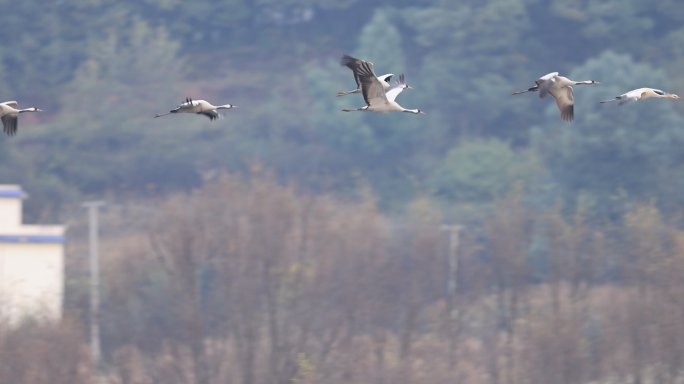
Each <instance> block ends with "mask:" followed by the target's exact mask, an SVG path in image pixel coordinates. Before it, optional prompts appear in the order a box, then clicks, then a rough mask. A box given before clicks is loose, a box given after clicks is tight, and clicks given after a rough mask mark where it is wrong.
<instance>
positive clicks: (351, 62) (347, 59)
mask: <svg viewBox="0 0 684 384" xmlns="http://www.w3.org/2000/svg"><path fill="white" fill-rule="evenodd" d="M361 63H365V61H363V60H360V59H357V58H355V57H351V56H349V55H344V56H342V59H340V64H341V65H344V66H345V67H347V68H349V69H351V70H352V72H354V81H356V88H357V89H360V88H361V80H360V79H359V76H358V75H357V74H356V68H358V67H359V66H360V65H361Z"/></svg>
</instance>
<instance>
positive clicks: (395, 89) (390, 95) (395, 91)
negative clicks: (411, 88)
mask: <svg viewBox="0 0 684 384" xmlns="http://www.w3.org/2000/svg"><path fill="white" fill-rule="evenodd" d="M405 87H406V81H405V78H404V74H403V73H402V74H401V75H399V81H397V82H396V83H395V84H393V85H392V86H390V87H389V88H387V92H385V97H386V98H387V100H389V101H394V100H395V99H396V98H397V96H399V94H400V93H401V92H402V91H403V90H404V88H405Z"/></svg>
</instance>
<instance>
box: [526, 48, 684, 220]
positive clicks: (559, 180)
mask: <svg viewBox="0 0 684 384" xmlns="http://www.w3.org/2000/svg"><path fill="white" fill-rule="evenodd" d="M589 74H591V77H594V78H596V79H598V80H600V81H602V84H603V85H601V86H599V87H591V89H590V88H582V89H580V88H579V87H576V89H575V115H576V120H575V123H574V124H573V125H572V126H570V127H569V126H568V125H567V124H565V123H562V122H560V121H559V120H558V119H555V120H556V121H557V123H556V124H549V125H547V126H544V127H538V128H537V129H536V130H535V134H534V145H535V147H536V148H537V149H538V150H539V152H540V154H541V156H542V159H543V160H544V162H545V164H547V166H548V167H549V171H550V172H549V174H550V177H551V179H552V182H553V183H554V184H555V185H556V186H557V187H558V190H559V191H560V192H561V195H562V196H563V198H564V200H565V202H566V203H568V205H567V207H568V208H570V207H573V206H574V205H575V203H576V202H577V200H578V198H579V197H580V196H583V198H585V199H587V200H586V201H587V202H588V203H589V205H590V206H589V210H590V211H591V212H593V213H595V214H598V215H599V216H604V217H612V218H618V217H620V216H621V215H620V213H621V212H622V211H623V210H624V209H627V205H626V204H628V203H629V202H630V201H634V200H644V199H646V200H649V199H655V200H657V201H658V202H659V203H660V204H672V203H673V202H674V201H672V199H676V201H677V202H679V201H681V200H680V198H679V197H677V196H674V195H673V193H672V191H671V188H672V187H673V186H679V185H681V183H682V178H681V175H682V165H683V164H684V163H683V161H684V152H683V150H682V148H684V147H683V145H684V133H683V132H682V130H681V127H682V124H683V123H684V120H683V119H682V117H681V115H679V114H678V113H677V112H676V110H675V109H674V105H673V104H672V103H671V101H670V100H646V101H641V102H638V103H630V104H627V105H623V106H619V105H616V103H613V104H598V103H597V101H598V100H602V99H609V98H611V97H614V96H615V95H619V94H621V93H624V92H626V91H628V90H629V89H630V87H634V88H636V87H639V86H652V87H656V88H660V87H662V86H664V85H667V82H666V76H665V74H664V73H663V72H662V71H659V70H656V69H654V68H653V67H651V66H650V65H648V64H643V63H638V62H635V61H634V60H633V59H632V58H631V57H630V56H629V55H621V54H616V53H613V52H610V51H607V52H604V53H603V54H601V55H600V56H598V57H596V58H593V59H590V60H588V61H587V62H586V63H585V64H584V65H582V66H580V67H578V68H576V69H575V70H574V71H573V72H572V73H570V77H571V78H585V77H587V76H589ZM625 83H628V84H633V85H632V86H629V85H627V86H626V87H627V88H625V85H623V84H625ZM549 104H551V103H549ZM546 114H547V115H548V116H550V117H555V115H556V114H557V111H556V106H555V105H549V106H548V107H547V110H546Z"/></svg>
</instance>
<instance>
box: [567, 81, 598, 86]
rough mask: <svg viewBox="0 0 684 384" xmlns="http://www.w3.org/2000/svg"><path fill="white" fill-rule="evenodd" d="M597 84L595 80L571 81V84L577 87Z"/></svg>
mask: <svg viewBox="0 0 684 384" xmlns="http://www.w3.org/2000/svg"><path fill="white" fill-rule="evenodd" d="M598 83H599V82H598V81H596V80H582V81H573V84H575V85H578V84H598Z"/></svg>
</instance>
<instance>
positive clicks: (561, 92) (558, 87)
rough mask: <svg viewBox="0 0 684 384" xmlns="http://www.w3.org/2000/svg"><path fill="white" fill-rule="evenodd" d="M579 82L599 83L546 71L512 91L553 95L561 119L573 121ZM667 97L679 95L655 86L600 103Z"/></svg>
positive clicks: (674, 97)
mask: <svg viewBox="0 0 684 384" xmlns="http://www.w3.org/2000/svg"><path fill="white" fill-rule="evenodd" d="M580 84H594V85H595V84H600V83H599V82H598V81H596V80H583V81H574V80H570V79H568V78H567V77H565V76H560V75H559V74H558V72H551V73H548V74H546V75H544V76H542V77H540V78H539V79H537V80H535V82H534V86H532V87H531V88H528V89H527V90H524V91H518V92H513V94H514V95H519V94H521V93H525V92H539V97H540V98H544V97H545V96H546V95H551V96H553V98H554V99H556V105H558V110H559V111H560V115H561V119H562V120H565V121H573V120H574V119H575V99H574V96H573V90H572V86H573V85H580ZM652 97H653V98H668V99H679V96H677V95H675V94H674V93H667V92H663V91H661V90H660V89H655V88H638V89H634V90H631V91H629V92H627V93H623V94H622V95H620V96H615V97H614V98H612V99H610V100H603V101H600V103H608V102H610V101H614V100H619V105H623V104H625V103H627V102H630V101H639V100H645V99H649V98H652Z"/></svg>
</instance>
